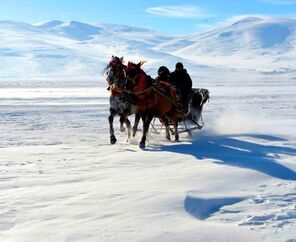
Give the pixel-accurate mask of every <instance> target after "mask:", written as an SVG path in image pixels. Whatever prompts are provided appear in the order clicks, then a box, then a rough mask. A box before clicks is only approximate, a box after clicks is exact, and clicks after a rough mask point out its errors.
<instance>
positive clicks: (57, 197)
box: [0, 20, 296, 242]
mask: <svg viewBox="0 0 296 242" xmlns="http://www.w3.org/2000/svg"><path fill="white" fill-rule="evenodd" d="M252 21H253V20H252ZM254 21H255V20H254ZM256 21H257V20H256ZM245 22H248V21H244V23H245ZM252 23H253V22H252ZM2 24H3V23H2ZM5 24H6V25H8V23H7V22H6V23H5ZM73 24H74V25H75V26H76V27H77V26H80V27H81V25H80V24H79V23H77V22H74V23H72V25H73ZM19 25H20V23H19V24H17V26H19ZM68 25H69V24H68ZM41 26H43V27H42V28H41ZM289 26H290V25H289ZM65 27H67V25H66V24H65V23H60V22H49V23H47V25H45V24H39V25H36V26H33V27H32V26H31V27H28V25H25V26H21V27H19V29H18V28H17V29H16V27H15V25H14V27H13V28H12V27H11V26H10V27H7V29H6V30H5V28H1V30H0V31H2V33H3V32H5V33H6V34H7V35H6V36H8V32H9V34H10V36H13V38H14V40H16V37H15V36H16V33H17V34H19V35H21V33H20V32H22V31H24V29H26V31H29V30H30V28H33V29H34V31H37V30H36V28H39V30H38V31H40V32H41V33H39V32H38V34H36V35H35V37H34V35H32V34H28V35H27V36H25V37H24V36H22V38H23V39H22V40H20V39H19V41H20V43H23V41H24V39H25V40H26V41H27V43H28V45H27V47H28V49H26V47H25V45H19V44H13V43H12V42H11V41H8V39H5V38H0V43H1V46H0V57H1V63H0V64H1V65H2V64H3V63H4V64H5V65H6V67H7V69H6V70H5V69H3V68H1V69H0V74H1V83H0V123H1V129H0V174H1V176H0V195H1V196H0V241H4V242H15V241H21V242H31V241H71V242H72V241H287V242H288V241H289V242H292V241H296V232H295V231H296V182H295V180H296V141H295V140H296V134H295V125H296V106H295V103H296V96H295V93H296V79H295V72H294V71H293V70H292V69H291V68H290V69H289V68H288V69H289V70H288V69H287V70H286V69H283V62H280V61H279V63H280V64H279V65H273V66H272V67H271V69H270V70H266V64H265V63H266V62H264V63H262V65H260V64H261V62H260V61H258V62H257V65H256V68H254V66H252V65H250V66H248V65H247V62H245V66H243V65H241V66H240V68H236V69H234V68H233V66H232V65H229V66H231V67H232V68H229V67H228V66H227V63H226V64H224V65H223V58H224V57H223V58H222V57H221V58H222V59H220V61H221V62H220V63H218V64H217V63H212V64H211V63H206V64H207V65H201V64H202V63H201V62H202V61H200V60H196V61H195V60H193V59H192V58H191V57H190V60H189V59H188V60H185V59H181V57H178V56H173V55H171V54H173V53H171V54H170V53H169V49H168V47H166V48H167V49H166V50H164V49H163V50H161V49H162V48H164V44H163V43H164V42H163V41H167V43H169V42H170V41H173V39H175V43H176V46H180V45H181V43H182V44H184V43H187V44H188V42H186V41H185V40H182V38H180V37H178V38H176V37H168V36H166V37H164V36H163V35H160V34H155V36H154V35H153V36H154V37H155V39H154V38H153V41H152V40H149V39H147V36H144V37H143V39H142V40H141V41H140V42H141V44H140V45H141V46H143V48H142V49H141V50H138V49H135V50H133V49H132V45H133V44H135V43H134V42H132V41H131V42H132V44H130V43H129V44H130V45H129V44H128V43H127V45H126V46H127V48H125V47H124V45H118V46H116V45H112V44H111V45H110V49H108V48H107V47H106V46H107V44H106V43H107V41H106V42H103V39H104V38H103V36H99V35H98V36H96V37H94V38H90V39H88V38H89V35H88V34H85V32H81V31H80V32H79V33H77V32H74V33H75V35H74V37H75V38H72V39H71V38H69V36H70V37H73V32H71V31H69V29H68V28H66V30H67V31H63V32H61V29H62V30H65ZM86 27H87V28H86ZM96 27H97V28H99V27H100V26H96ZM49 28H50V29H51V30H50V31H51V33H50V34H49V33H48V32H47V31H48V30H44V29H49ZM53 28H54V29H53ZM72 28H73V27H72ZM82 28H83V29H86V30H85V31H86V32H87V33H92V34H96V33H97V32H96V31H101V32H100V33H102V31H103V30H102V29H97V28H90V27H89V26H84V25H83V26H82ZM101 28H102V26H101ZM110 28H111V27H110V26H109V28H107V27H106V29H109V30H110ZM114 28H115V27H114ZM116 28H117V29H116V31H123V32H124V33H125V34H126V36H127V37H126V38H125V37H124V36H122V35H120V36H121V38H123V39H125V41H126V40H128V39H129V38H130V39H131V40H133V39H134V38H135V37H131V36H134V35H136V36H138V35H137V34H135V33H137V31H141V29H133V28H129V29H128V30H129V31H128V30H127V29H125V28H124V27H122V26H121V28H119V26H117V27H116ZM28 29H29V30H28ZM57 29H58V30H57ZM8 30H9V31H8ZM30 31H31V30H30ZM104 31H106V30H104ZM142 31H144V30H142ZM144 32H145V31H144ZM57 33H58V34H57ZM23 34H24V33H23ZM133 34H134V35H133ZM106 35H107V37H108V38H109V39H108V41H109V40H110V39H112V38H111V37H112V36H111V37H110V35H109V34H106ZM32 36H33V37H34V38H36V41H37V42H38V43H37V45H39V44H40V43H41V44H42V48H41V47H40V46H39V47H40V49H37V50H36V51H35V52H34V51H33V50H32V48H33V49H34V48H36V42H34V41H32V39H30V38H33V37H32ZM49 36H50V37H49ZM114 36H116V34H114ZM148 36H149V35H148ZM42 38H43V40H42ZM82 38H83V39H84V40H81V39H82ZM114 38H115V37H114ZM162 38H163V39H162ZM168 38H171V39H170V40H169V39H168ZM49 39H51V41H52V42H51V44H49ZM39 41H40V43H39ZM81 41H82V42H83V43H84V44H82V42H81ZM84 41H85V42H84ZM138 41H139V40H138ZM149 41H150V42H149ZM178 41H181V43H179V44H177V42H178ZM16 43H18V42H16ZM99 43H100V44H99ZM137 43H138V44H139V42H137ZM171 43H172V42H171ZM8 45H9V46H8ZM57 45H62V46H63V47H57ZM79 45H83V46H84V47H86V46H87V48H84V47H83V48H81V49H80V48H78V47H77V46H79ZM156 45H157V46H158V47H156ZM144 47H145V48H146V49H145V48H144ZM50 48H53V49H51V54H54V55H57V54H60V52H59V51H58V50H60V51H61V52H63V55H64V57H63V59H62V61H61V62H57V63H56V62H55V61H57V60H59V58H58V57H56V56H55V57H54V56H51V57H49V56H46V57H45V56H43V57H39V58H41V62H39V60H38V59H36V58H37V56H38V55H39V54H40V53H39V52H40V51H41V49H42V51H44V52H48V51H49V50H50ZM56 48H57V49H56ZM64 48H69V49H67V50H65V49H64ZM120 48H123V49H122V52H121V53H123V54H124V53H125V52H126V53H127V55H125V56H128V57H126V59H128V60H129V59H131V60H133V59H132V58H135V59H137V58H140V57H141V56H142V55H143V57H145V59H147V60H151V62H150V64H148V63H149V62H148V63H147V65H146V66H145V68H146V70H147V71H148V72H150V74H151V75H153V76H154V73H155V69H156V68H157V67H158V65H161V64H162V63H163V64H165V63H168V65H169V67H170V68H172V67H173V63H174V62H175V61H176V60H178V59H181V60H184V63H185V64H186V67H187V69H188V71H189V72H190V74H191V75H192V77H193V79H194V86H195V87H205V88H208V89H209V90H210V92H211V93H210V94H211V99H210V102H209V103H207V104H206V106H205V108H204V114H203V115H204V121H205V124H206V126H205V127H204V129H203V130H202V131H200V132H197V133H196V134H195V135H194V136H193V137H188V136H187V135H185V134H183V135H182V136H181V142H179V143H174V142H173V143H170V142H167V141H166V140H165V137H164V135H163V134H162V135H157V134H153V133H150V135H149V138H148V144H147V149H145V150H141V149H139V148H138V141H139V138H140V134H138V136H137V137H136V138H134V139H133V140H132V141H131V142H130V143H126V137H127V136H126V134H124V133H119V131H118V127H119V123H118V120H115V125H116V131H117V132H116V134H117V138H118V143H117V144H115V145H110V144H109V133H108V122H107V118H108V108H109V106H108V96H109V93H108V92H107V90H106V87H105V80H104V79H103V77H102V76H100V72H101V70H102V68H103V67H104V65H105V64H106V62H107V61H108V59H109V56H108V55H109V54H111V52H112V51H119V50H120ZM101 50H102V51H105V52H100V51H101ZM13 51H14V52H13ZM96 51H97V52H96ZM133 51H139V53H136V54H135V53H133ZM183 51H185V50H184V49H183V50H181V49H180V55H181V53H184V52H183ZM12 53H14V54H12ZM36 53H37V54H36ZM47 54H48V53H47ZM47 54H46V55H47ZM113 54H116V53H113ZM105 55H107V56H105ZM241 55H242V53H241V52H240V54H239V55H238V57H241ZM291 55H292V54H291ZM74 56H75V58H77V59H76V61H74V59H75V58H74ZM104 56H105V58H104ZM235 57H236V56H235V54H234V57H233V58H234V59H235ZM24 58H25V59H26V61H28V63H27V62H26V61H25V62H24V63H27V66H22V65H21V64H22V61H24ZM48 58H49V59H48ZM183 58H184V56H183ZM230 58H231V57H230ZM267 59H268V58H267ZM2 60H3V61H2ZM218 60H219V58H218V57H217V62H218ZM255 60H256V58H255ZM258 60H259V59H258ZM294 60H295V59H294ZM68 61H74V62H75V63H76V64H77V66H80V67H81V68H80V69H75V68H72V64H73V63H74V62H71V63H70V62H68ZM96 61H97V63H98V67H97V66H96V65H95V63H96ZM12 62H16V63H17V64H18V65H13V64H12ZM33 63H35V64H36V65H35V66H34V65H33ZM37 64H38V65H37ZM43 64H48V66H43ZM87 64H90V65H87ZM59 65H61V66H60V69H59V68H58V66H59ZM50 66H51V67H52V68H53V69H46V70H45V69H43V68H49V67H50ZM65 66H68V67H69V68H68V69H67V68H66V69H63V68H64V67H65ZM27 67H28V68H29V69H28V71H27V72H26V68H27ZM15 69H17V70H18V71H19V72H17V73H16V72H14V70H15ZM72 71H73V72H72ZM47 73H48V75H46V74H47ZM22 75H24V76H23V77H22ZM22 78H24V79H22Z"/></svg>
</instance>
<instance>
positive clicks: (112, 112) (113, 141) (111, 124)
mask: <svg viewBox="0 0 296 242" xmlns="http://www.w3.org/2000/svg"><path fill="white" fill-rule="evenodd" d="M114 116H115V112H114V110H111V109H110V115H109V117H108V120H109V127H110V143H111V144H115V143H116V141H117V139H116V137H115V135H114V128H113V120H114Z"/></svg>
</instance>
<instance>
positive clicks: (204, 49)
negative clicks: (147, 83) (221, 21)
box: [160, 17, 296, 70]
mask: <svg viewBox="0 0 296 242" xmlns="http://www.w3.org/2000/svg"><path fill="white" fill-rule="evenodd" d="M185 41H186V42H185ZM180 42H181V43H182V42H183V43H184V42H185V45H183V46H182V47H179V48H178V49H177V50H176V51H172V47H171V46H170V45H169V44H167V45H166V46H162V48H160V50H165V49H166V48H168V51H169V52H170V53H173V54H174V55H177V56H182V57H186V58H189V59H191V60H193V61H197V62H201V63H206V64H218V65H225V66H232V67H243V66H246V65H247V66H248V68H258V69H261V68H262V69H271V68H274V69H277V68H288V69H293V70H295V67H294V66H293V65H292V63H291V60H293V59H295V58H296V49H295V45H296V20H292V19H281V18H255V17H249V18H244V19H241V20H239V21H237V22H235V23H233V24H231V25H228V26H223V27H219V28H216V29H214V30H212V31H209V32H206V33H202V34H197V35H193V36H189V37H186V38H184V39H181V40H180V41H179V42H177V43H175V42H174V43H172V44H171V45H172V46H176V47H178V43H180Z"/></svg>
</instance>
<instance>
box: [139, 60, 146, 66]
mask: <svg viewBox="0 0 296 242" xmlns="http://www.w3.org/2000/svg"><path fill="white" fill-rule="evenodd" d="M145 62H147V61H140V62H139V63H138V66H139V67H141V66H142V65H144V63H145Z"/></svg>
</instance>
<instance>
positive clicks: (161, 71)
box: [155, 66, 171, 82]
mask: <svg viewBox="0 0 296 242" xmlns="http://www.w3.org/2000/svg"><path fill="white" fill-rule="evenodd" d="M157 74H158V76H157V77H156V78H155V81H156V82H157V81H164V82H170V75H171V73H170V70H169V69H168V68H167V67H166V66H161V67H159V68H158V71H157Z"/></svg>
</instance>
